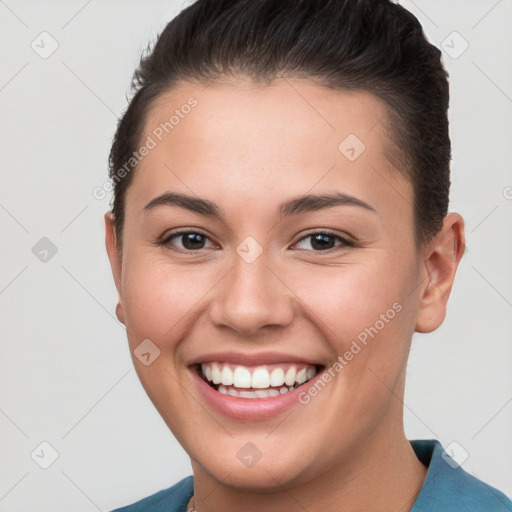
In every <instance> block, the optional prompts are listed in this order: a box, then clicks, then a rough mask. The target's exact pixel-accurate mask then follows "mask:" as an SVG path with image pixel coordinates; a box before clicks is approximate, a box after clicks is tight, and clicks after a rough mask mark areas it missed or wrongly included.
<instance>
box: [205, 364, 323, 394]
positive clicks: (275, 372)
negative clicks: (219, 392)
mask: <svg viewBox="0 0 512 512" xmlns="http://www.w3.org/2000/svg"><path fill="white" fill-rule="evenodd" d="M201 371H202V373H203V375H204V376H205V377H206V379H207V380H208V381H210V382H213V384H222V385H224V386H234V387H236V388H258V389H265V388H269V387H271V386H272V387H278V386H282V385H284V384H286V385H287V386H293V385H295V384H298V385H300V384H303V383H304V382H306V381H307V380H309V379H311V378H312V377H314V376H315V375H316V368H315V367H314V366H313V365H308V364H287V365H268V366H252V367H250V366H240V365H231V364H229V363H217V362H211V363H203V364H201Z"/></svg>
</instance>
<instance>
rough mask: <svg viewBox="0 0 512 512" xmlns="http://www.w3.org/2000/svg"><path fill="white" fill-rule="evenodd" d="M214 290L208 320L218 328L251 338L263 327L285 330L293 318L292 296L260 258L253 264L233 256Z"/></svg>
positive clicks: (265, 260) (274, 272) (277, 273)
mask: <svg viewBox="0 0 512 512" xmlns="http://www.w3.org/2000/svg"><path fill="white" fill-rule="evenodd" d="M216 290H217V295H216V296H215V298H214V300H213V301H212V303H211V305H210V320H211V321H212V323H213V324H214V325H216V326H217V327H220V326H224V327H229V328H231V329H233V330H235V331H237V332H238V333H239V334H241V335H244V336H252V335H255V334H257V333H258V332H259V331H260V330H261V329H262V328H270V327H271V326H274V327H277V326H280V327H284V326H286V325H288V324H290V323H291V321H292V319H293V315H294V308H293V297H294V295H293V293H292V292H291V290H290V289H289V288H288V287H287V285H286V283H285V280H284V279H282V277H280V276H279V272H276V271H275V270H272V269H271V268H270V266H269V265H268V261H267V259H266V258H265V257H263V255H261V256H260V257H259V258H258V259H257V260H256V261H254V262H252V263H247V262H246V261H244V260H243V259H242V258H239V257H236V258H235V262H234V265H233V268H232V269H231V271H230V272H228V273H227V275H226V276H225V278H224V279H223V280H222V281H221V282H220V283H219V285H218V286H217V287H216Z"/></svg>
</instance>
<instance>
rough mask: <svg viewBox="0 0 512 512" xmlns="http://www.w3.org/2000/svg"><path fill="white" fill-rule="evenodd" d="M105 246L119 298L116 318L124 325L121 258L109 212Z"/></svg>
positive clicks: (113, 223)
mask: <svg viewBox="0 0 512 512" xmlns="http://www.w3.org/2000/svg"><path fill="white" fill-rule="evenodd" d="M104 218H105V246H106V249H107V254H108V259H109V261H110V268H111V269H112V276H113V278H114V283H115V286H116V289H117V293H118V296H119V302H118V303H117V306H116V316H117V318H118V320H119V321H120V322H122V323H123V324H124V311H123V306H122V297H123V290H122V280H121V270H122V258H121V254H120V252H119V248H118V245H117V238H116V231H115V221H114V216H113V215H112V213H111V212H107V213H105V216H104Z"/></svg>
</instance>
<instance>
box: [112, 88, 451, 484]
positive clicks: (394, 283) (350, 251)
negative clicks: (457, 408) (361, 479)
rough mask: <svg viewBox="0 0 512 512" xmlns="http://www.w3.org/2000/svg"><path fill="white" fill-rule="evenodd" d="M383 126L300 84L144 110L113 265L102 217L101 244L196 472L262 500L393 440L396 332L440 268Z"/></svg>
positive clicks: (141, 367) (357, 103)
mask: <svg viewBox="0 0 512 512" xmlns="http://www.w3.org/2000/svg"><path fill="white" fill-rule="evenodd" d="M190 98H193V100H190ZM187 104H188V105H192V104H193V105H194V106H191V107H190V108H187V107H184V105H187ZM177 109H178V111H179V112H178V111H177ZM173 114H175V117H176V119H178V118H179V121H177V122H176V119H173V120H172V121H171V122H172V123H173V124H172V128H169V125H167V130H168V132H169V133H166V131H165V130H162V126H163V125H164V124H165V123H166V122H168V121H169V119H170V118H171V116H172V115H173ZM385 115H386V112H385V107H384V105H383V104H382V103H381V102H380V100H378V99H377V98H376V97H374V96H372V95H371V94H369V93H365V92H355V93H346V92H340V91H331V90H327V89H324V88H322V87H319V86H316V85H313V84H311V83H309V82H306V81H300V80H288V81H280V82H275V84H274V85H272V86H262V87H256V86H251V85H249V84H247V83H246V82H243V81H242V80H237V81H234V82H232V83H229V84H227V83H226V84H222V85H217V86H215V87H210V88H204V87H203V86H197V85H192V84H186V85H185V84H183V85H181V86H180V87H179V88H177V89H174V90H172V91H169V92H168V93H166V94H165V95H164V96H162V97H161V98H160V99H159V100H158V102H157V103H155V104H154V105H153V108H152V110H151V112H150V113H149V115H148V118H147V122H146V126H145V129H146V134H145V136H144V139H143V142H145V141H147V140H148V139H147V136H150V137H151V139H152V140H153V141H154V142H155V144H154V147H152V148H151V149H150V151H149V152H148V153H147V155H146V156H144V158H143V159H142V160H141V162H140V163H139V165H138V167H137V170H136V171H134V172H135V175H134V177H133V181H132V183H131V184H130V187H129V188H128V190H127V195H126V210H125V224H124V227H123V247H122V254H120V253H118V252H117V250H116V248H115V243H114V242H113V240H114V238H113V228H112V224H111V222H110V220H109V218H108V216H107V247H108V250H109V256H110V259H111V262H112V268H113V272H114V278H115V281H116V285H117V288H118V291H119V306H118V315H119V318H120V319H121V320H122V321H123V323H124V324H125V325H126V328H127V334H128V340H129V345H130V350H131V353H132V357H133V361H134V365H135V368H136V370H137V372H138V375H139V378H140V380H141V382H142V384H143V386H144V388H145V390H146V391H147V393H148V395H149V397H150V398H151V400H152V401H153V403H154V405H155V406H156V408H157V409H158V411H159V412H160V414H161V415H162V417H163V419H164V420H165V422H166V423H167V425H168V426H169V428H170V429H171V430H172V432H173V433H174V435H175V436H176V437H177V439H178V440H179V442H180V443H181V444H182V445H183V447H184V448H185V450H186V451H187V452H188V454H189V455H190V456H191V458H192V461H193V465H194V471H198V472H201V471H202V472H203V473H204V474H208V475H209V476H210V477H211V478H214V479H217V480H219V481H221V480H222V481H224V482H229V483H231V484H233V485H237V486H240V487H243V488H246V489H249V488H258V489H260V490H261V489H269V490H270V489H273V488H276V487H277V486H278V485H293V484H299V483H301V482H305V481H308V480H312V479H314V478H315V477H317V476H318V475H321V474H325V473H326V472H327V471H335V470H338V469H339V468H340V467H341V466H343V467H344V468H349V467H351V465H353V463H354V461H356V460H363V459H364V457H365V456H366V454H365V450H368V447H369V446H373V447H375V446H377V445H378V443H379V442H381V441H380V440H383V439H387V440H388V442H389V440H390V439H391V440H392V439H395V438H396V436H397V435H398V434H399V433H402V434H403V431H402V407H401V401H400V400H399V399H397V397H400V396H402V395H403V383H404V368H405V364H406V360H407V355H408V350H409V345H410V341H411V336H412V333H413V332H414V330H422V331H424V332H425V331H428V330H432V329H434V328H435V327H437V325H438V324H439V323H440V322H441V321H442V316H443V315H444V312H443V311H444V310H443V307H444V301H445V298H447V297H444V295H443V296H442V297H441V296H440V295H438V297H437V302H436V299H435V298H431V302H430V303H428V301H425V297H429V293H431V291H430V288H427V284H428V282H429V279H430V278H432V276H434V277H435V276H438V277H439V279H438V282H441V281H442V279H440V278H441V277H442V273H441V272H438V270H437V269H436V268H434V266H431V267H430V268H429V266H428V264H427V265H426V264H425V259H426V258H427V256H428V255H426V253H424V252H422V251H421V250H418V249H417V248H416V246H415V243H414V226H413V206H412V203H413V199H412V198H413V190H412V186H411V184H410V182H409V181H408V180H407V179H405V178H404V177H403V175H401V174H400V173H399V172H398V171H397V170H396V169H395V168H394V167H393V165H392V163H391V162H390V161H388V159H387V158H386V155H388V151H387V148H389V141H388V140H387V138H386V129H385V124H384V122H383V120H384V119H385ZM155 130H156V131H155ZM155 133H156V134H158V135H155ZM160 138H161V140H159V139H160ZM149 146H153V144H152V143H150V144H149ZM185 196H187V197H185ZM436 261H437V260H436ZM434 280H435V279H434ZM431 286H432V285H431ZM434 288H435V287H434ZM448 292H449V290H448ZM445 295H446V294H445ZM440 297H441V298H440ZM441 299H442V300H441ZM427 303H428V304H430V305H432V304H434V303H435V304H437V306H436V307H437V309H436V308H432V307H430V309H428V304H427ZM439 304H441V305H439ZM429 322H430V323H429ZM144 340H146V341H144ZM148 340H149V341H148ZM141 344H142V345H141ZM306 379H309V380H307V381H306V382H304V381H305V380H306ZM219 381H220V382H219ZM276 482H279V484H277V483H276Z"/></svg>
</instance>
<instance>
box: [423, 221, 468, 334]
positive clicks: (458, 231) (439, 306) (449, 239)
mask: <svg viewBox="0 0 512 512" xmlns="http://www.w3.org/2000/svg"><path fill="white" fill-rule="evenodd" d="M464 248H465V237H464V220H463V218H462V217H461V216H460V215H459V214H458V213H449V214H448V215H447V216H446V217H445V218H444V221H443V227H442V229H441V231H440V232H439V233H438V234H437V235H436V236H435V237H434V238H433V239H432V240H431V241H430V242H429V243H428V244H427V245H426V247H425V248H424V249H423V250H422V253H423V261H424V263H423V268H422V270H421V276H422V284H421V285H420V297H419V299H420V303H419V308H418V312H417V314H416V325H415V331H416V332H432V331H434V330H435V329H437V328H438V327H439V326H440V325H441V324H442V323H443V320H444V318H445V315H446V304H447V302H448V297H449V296H450V292H451V289H452V285H453V280H454V278H455V272H456V271H457V267H458V266H459V262H460V260H461V258H462V255H463V254H464Z"/></svg>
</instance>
